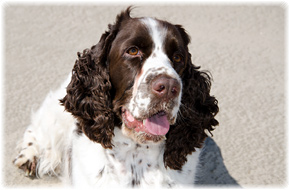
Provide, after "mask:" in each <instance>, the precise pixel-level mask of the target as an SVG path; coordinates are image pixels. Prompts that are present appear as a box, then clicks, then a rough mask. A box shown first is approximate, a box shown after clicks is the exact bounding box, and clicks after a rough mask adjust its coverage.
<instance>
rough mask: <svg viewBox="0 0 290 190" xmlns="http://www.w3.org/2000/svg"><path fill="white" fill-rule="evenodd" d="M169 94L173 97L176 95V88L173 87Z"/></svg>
mask: <svg viewBox="0 0 290 190" xmlns="http://www.w3.org/2000/svg"><path fill="white" fill-rule="evenodd" d="M171 93H172V94H173V95H175V94H177V88H176V87H173V88H172V89H171Z"/></svg>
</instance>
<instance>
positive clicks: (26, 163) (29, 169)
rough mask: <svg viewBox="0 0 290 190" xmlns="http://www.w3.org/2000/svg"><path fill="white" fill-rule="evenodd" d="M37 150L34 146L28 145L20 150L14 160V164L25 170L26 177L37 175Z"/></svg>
mask: <svg viewBox="0 0 290 190" xmlns="http://www.w3.org/2000/svg"><path fill="white" fill-rule="evenodd" d="M37 160H38V157H37V151H36V150H35V149H34V148H33V147H27V148H24V149H22V150H21V151H20V153H19V154H18V156H17V157H16V158H15V159H14V160H13V164H14V165H15V166H17V167H18V168H20V169H22V170H23V171H24V172H25V176H26V177H31V178H34V177H36V171H37V168H36V167H37Z"/></svg>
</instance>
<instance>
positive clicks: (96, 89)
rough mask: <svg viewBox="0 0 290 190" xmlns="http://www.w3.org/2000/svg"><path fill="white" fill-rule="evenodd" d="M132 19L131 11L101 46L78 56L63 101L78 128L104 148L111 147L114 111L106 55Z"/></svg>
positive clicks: (125, 14)
mask: <svg viewBox="0 0 290 190" xmlns="http://www.w3.org/2000/svg"><path fill="white" fill-rule="evenodd" d="M128 17H130V8H128V9H127V10H126V11H124V12H122V13H121V14H120V15H118V16H117V19H116V23H115V25H109V31H108V32H105V33H104V34H103V35H102V37H101V39H100V41H99V43H98V44H97V45H95V46H93V47H92V48H91V49H85V50H84V51H83V53H78V59H77V60H76V62H75V65H74V68H73V70H72V77H71V82H70V83H69V85H68V87H67V95H66V96H65V97H64V98H63V99H62V100H60V102H61V104H62V105H63V106H64V107H65V109H66V111H68V112H70V113H72V115H73V116H75V117H76V118H77V120H78V129H79V130H81V131H82V132H84V133H85V134H86V135H87V137H88V138H89V139H91V140H92V141H95V142H97V143H100V144H101V145H102V146H103V147H104V148H112V146H113V145H112V142H111V140H112V137H113V135H114V112H113V105H112V97H111V93H110V90H111V82H110V76H109V68H108V67H109V66H108V65H107V53H108V52H109V50H110V47H111V44H112V42H113V40H114V39H115V37H116V35H117V33H118V30H119V27H120V25H121V22H122V21H123V20H124V19H127V18H128Z"/></svg>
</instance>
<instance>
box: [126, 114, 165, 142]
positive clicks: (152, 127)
mask: <svg viewBox="0 0 290 190" xmlns="http://www.w3.org/2000/svg"><path fill="white" fill-rule="evenodd" d="M122 118H123V122H124V123H125V125H126V127H128V128H130V129H134V130H135V131H136V132H144V133H146V134H147V135H151V136H165V135H166V134H167V133H168V131H169V128H170V122H169V120H168V115H167V113H166V112H165V111H163V110H160V111H158V112H156V113H155V114H153V115H151V116H150V117H148V118H145V119H143V120H138V119H136V118H134V117H133V116H132V114H131V113H130V112H129V111H127V110H126V109H122Z"/></svg>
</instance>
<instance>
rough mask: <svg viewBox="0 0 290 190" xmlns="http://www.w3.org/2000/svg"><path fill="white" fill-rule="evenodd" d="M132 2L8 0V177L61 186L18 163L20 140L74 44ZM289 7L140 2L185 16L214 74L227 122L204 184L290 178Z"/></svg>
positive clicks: (62, 74)
mask: <svg viewBox="0 0 290 190" xmlns="http://www.w3.org/2000/svg"><path fill="white" fill-rule="evenodd" d="M126 7H127V5H124V4H122V5H120V6H101V5H98V4H94V5H88V4H86V5H82V4H79V5H74V6H65V5H62V6H60V5H58V6H48V5H43V6H30V5H29V4H25V5H19V4H18V5H17V4H15V5H13V4H9V3H6V4H5V6H4V7H3V9H4V15H3V16H4V29H3V31H4V40H5V43H4V66H3V67H4V70H3V75H4V80H5V81H4V94H3V96H4V98H5V99H4V103H5V109H4V124H3V127H4V129H3V137H2V138H3V140H2V143H3V153H2V155H4V156H3V163H2V167H3V169H2V172H3V173H2V176H3V179H2V183H3V184H4V186H6V187H27V186H53V187H55V186H58V185H59V180H58V179H56V178H51V177H45V178H44V179H39V180H31V179H28V178H25V177H24V176H23V173H22V172H21V171H20V170H18V169H16V168H15V167H14V166H13V165H12V160H13V159H14V157H15V156H16V152H15V147H16V145H17V142H18V141H19V139H21V138H22V135H23V132H24V130H25V128H26V126H27V125H28V124H29V122H30V115H31V112H32V111H33V110H36V109H37V108H38V107H39V105H40V104H41V102H42V101H43V99H44V97H45V95H46V94H47V93H48V92H49V91H50V90H54V89H56V88H57V87H58V86H59V84H60V83H61V82H62V81H63V80H64V79H65V78H66V76H67V74H68V73H69V72H70V71H71V69H72V66H73V64H74V61H75V59H76V52H77V51H82V50H83V49H85V48H87V47H91V46H92V45H94V44H96V43H97V42H98V40H99V38H100V36H101V34H102V33H103V32H104V31H105V30H106V29H107V25H108V23H113V22H114V20H115V16H116V14H118V13H119V12H120V11H121V10H123V9H125V8H126ZM285 12H286V9H285V8H284V7H283V6H281V5H279V4H271V5H263V4H256V5H247V4H244V5H241V4H240V5H234V6H230V5H222V4H220V5H214V4H208V5H207V4H204V5H198V4H178V5H167V6H149V5H140V6H138V7H137V8H136V9H135V10H134V11H133V13H132V16H151V17H157V18H160V19H164V20H167V21H170V22H172V23H176V24H182V25H183V26H184V27H185V29H186V30H187V31H188V33H189V34H190V35H191V40H192V43H191V44H190V46H189V48H190V52H191V53H192V59H193V63H194V64H195V65H201V67H202V69H204V70H208V71H210V72H211V74H212V76H213V78H214V81H213V86H212V91H211V93H212V94H213V95H215V96H216V97H217V99H218V100H219V106H220V112H219V114H218V116H217V119H218V120H219V122H220V125H219V126H218V127H217V129H216V130H215V131H214V133H213V134H214V137H213V140H212V139H208V140H207V143H206V148H205V151H204V153H203V166H204V167H203V169H202V171H201V172H200V173H203V176H204V177H201V178H200V179H199V182H198V183H199V184H213V185H217V184H231V185H234V184H237V183H238V184H239V185H240V186H242V187H257V186H258V187H272V186H278V187H281V186H283V185H286V184H287V181H286V141H285V140H286V135H285V131H287V129H286V122H285V109H286V108H285V83H286V76H285V71H284V70H285V68H286V63H285V56H286V55H285V14H286V13H285ZM220 151H221V154H220ZM223 164H224V165H223Z"/></svg>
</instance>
